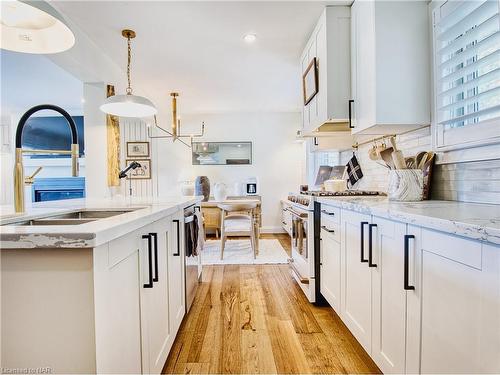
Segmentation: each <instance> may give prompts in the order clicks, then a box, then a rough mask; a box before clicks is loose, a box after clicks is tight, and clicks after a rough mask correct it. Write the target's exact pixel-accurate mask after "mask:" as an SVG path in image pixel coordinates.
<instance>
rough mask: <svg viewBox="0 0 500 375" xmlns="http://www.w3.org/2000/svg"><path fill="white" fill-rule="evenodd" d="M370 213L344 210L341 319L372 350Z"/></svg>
mask: <svg viewBox="0 0 500 375" xmlns="http://www.w3.org/2000/svg"><path fill="white" fill-rule="evenodd" d="M369 222H370V216H369V215H363V214H359V213H357V212H353V211H347V210H342V221H341V223H342V234H341V238H342V240H341V243H342V263H343V264H342V271H343V275H342V285H343V286H342V288H343V290H342V304H341V305H342V306H341V307H342V310H341V311H342V315H341V317H342V320H343V321H344V323H345V324H346V325H347V327H348V328H349V329H350V331H351V332H352V333H353V335H354V336H355V337H356V338H357V339H358V341H359V342H360V343H361V345H362V346H363V347H364V348H365V350H366V351H367V352H368V353H370V352H371V333H372V320H371V297H372V294H371V290H372V285H371V284H372V283H371V270H370V268H369V267H368V248H367V243H368V241H367V234H368V224H369Z"/></svg>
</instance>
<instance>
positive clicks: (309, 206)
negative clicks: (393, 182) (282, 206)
mask: <svg viewBox="0 0 500 375" xmlns="http://www.w3.org/2000/svg"><path fill="white" fill-rule="evenodd" d="M376 195H383V193H380V192H378V191H367V190H344V191H337V192H333V191H321V190H311V191H304V192H301V193H300V194H290V195H289V196H288V200H289V201H290V202H292V203H294V204H295V205H296V206H298V207H300V208H303V209H306V210H309V211H312V210H313V209H314V200H315V198H316V197H354V196H376Z"/></svg>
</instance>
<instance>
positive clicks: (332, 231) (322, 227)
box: [321, 225, 335, 233]
mask: <svg viewBox="0 0 500 375" xmlns="http://www.w3.org/2000/svg"><path fill="white" fill-rule="evenodd" d="M321 229H324V230H326V231H327V232H328V233H335V230H333V229H328V228H327V227H326V226H324V225H322V226H321Z"/></svg>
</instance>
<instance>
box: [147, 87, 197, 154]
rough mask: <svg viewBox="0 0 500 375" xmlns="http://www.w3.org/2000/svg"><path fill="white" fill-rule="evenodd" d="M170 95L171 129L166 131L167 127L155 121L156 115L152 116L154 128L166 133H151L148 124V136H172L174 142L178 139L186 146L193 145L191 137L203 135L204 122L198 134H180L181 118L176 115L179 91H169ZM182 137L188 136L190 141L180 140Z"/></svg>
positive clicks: (152, 137)
mask: <svg viewBox="0 0 500 375" xmlns="http://www.w3.org/2000/svg"><path fill="white" fill-rule="evenodd" d="M170 96H171V97H172V127H171V131H168V130H167V129H164V128H162V127H160V126H159V125H158V123H157V121H156V115H155V116H154V123H155V128H156V129H158V130H160V131H162V132H163V133H166V134H167V135H155V136H153V135H151V127H150V126H148V137H149V138H151V139H154V138H172V140H173V141H174V142H175V141H176V140H179V141H180V142H181V143H182V144H184V145H186V146H187V147H193V138H199V137H203V135H204V134H205V123H204V122H202V123H201V132H200V133H199V134H189V135H184V134H181V119H180V117H179V116H177V97H178V96H179V93H177V92H171V93H170ZM182 138H189V139H190V143H187V142H185V141H184V140H182Z"/></svg>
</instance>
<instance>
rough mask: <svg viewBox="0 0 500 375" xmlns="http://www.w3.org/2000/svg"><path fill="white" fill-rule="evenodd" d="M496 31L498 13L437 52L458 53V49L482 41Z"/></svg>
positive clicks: (443, 53)
mask: <svg viewBox="0 0 500 375" xmlns="http://www.w3.org/2000/svg"><path fill="white" fill-rule="evenodd" d="M498 30H499V18H498V13H496V14H494V15H493V16H491V17H490V18H488V19H487V20H486V21H485V22H483V23H482V24H480V25H479V26H478V27H476V28H474V29H472V31H470V32H468V33H466V34H462V35H461V36H460V37H458V38H457V39H455V40H453V41H452V42H451V43H449V44H447V45H446V46H444V47H443V48H441V49H440V50H439V51H438V52H439V54H441V55H447V54H451V53H453V52H455V51H458V50H459V49H460V48H463V49H466V48H467V45H468V44H470V43H472V42H473V41H475V40H476V39H478V38H479V40H482V39H484V37H486V36H489V35H491V34H493V33H494V32H495V31H498Z"/></svg>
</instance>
